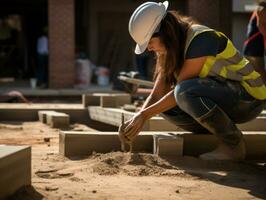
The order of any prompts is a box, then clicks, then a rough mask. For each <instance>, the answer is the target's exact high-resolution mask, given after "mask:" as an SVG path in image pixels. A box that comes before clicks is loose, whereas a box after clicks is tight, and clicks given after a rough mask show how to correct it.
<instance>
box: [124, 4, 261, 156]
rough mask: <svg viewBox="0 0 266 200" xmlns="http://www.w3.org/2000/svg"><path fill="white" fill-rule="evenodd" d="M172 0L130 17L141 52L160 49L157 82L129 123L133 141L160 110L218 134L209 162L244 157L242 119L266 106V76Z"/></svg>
mask: <svg viewBox="0 0 266 200" xmlns="http://www.w3.org/2000/svg"><path fill="white" fill-rule="evenodd" d="M167 7H168V1H165V2H163V3H155V2H146V3H143V4H142V5H140V6H139V7H138V8H137V9H136V10H135V11H134V13H133V14H132V16H131V18H130V21H129V33H130V35H131V37H132V38H133V40H134V41H135V42H136V43H137V44H136V48H135V53H136V54H141V53H142V52H144V51H145V50H146V49H147V50H148V51H153V52H155V53H156V56H157V62H156V69H155V84H154V87H153V90H152V92H151V94H150V95H149V97H148V98H147V99H146V101H145V103H144V105H143V107H142V109H141V110H140V111H139V112H138V113H136V114H135V115H134V116H133V117H132V118H131V119H130V120H128V121H126V122H125V126H124V127H125V128H124V129H123V130H124V131H123V132H124V134H125V137H126V138H127V139H128V140H129V141H132V140H134V138H135V137H136V136H137V135H138V134H139V132H140V131H141V129H142V127H143V125H144V123H145V121H146V120H148V119H149V118H151V117H152V116H154V115H156V114H163V116H164V117H165V118H166V119H167V120H169V121H170V122H172V123H174V124H176V125H177V126H179V127H181V128H183V129H185V130H187V131H192V132H196V133H199V132H206V133H207V132H208V133H212V134H214V135H215V136H216V137H217V139H218V140H219V145H218V146H217V148H216V149H214V150H213V151H211V152H207V153H204V154H202V155H200V158H201V159H205V160H243V159H244V158H245V142H244V140H243V135H242V132H241V131H240V130H239V129H238V127H237V126H236V123H243V122H247V121H250V120H252V119H254V118H255V117H256V116H258V115H259V114H260V112H261V111H262V109H263V108H264V105H265V99H266V87H265V85H264V83H263V81H262V79H261V75H260V74H259V73H258V72H256V71H255V70H254V68H253V66H252V65H251V64H250V62H249V61H248V60H247V59H246V58H244V57H243V56H242V55H241V54H240V52H239V51H237V49H236V48H235V47H234V45H233V43H232V42H231V41H230V40H229V39H228V37H226V36H225V34H223V33H222V32H218V31H216V30H214V29H211V28H209V27H206V26H203V25H200V24H198V23H196V22H195V21H194V20H192V19H191V18H188V17H185V16H182V15H180V14H179V13H178V12H176V11H167Z"/></svg>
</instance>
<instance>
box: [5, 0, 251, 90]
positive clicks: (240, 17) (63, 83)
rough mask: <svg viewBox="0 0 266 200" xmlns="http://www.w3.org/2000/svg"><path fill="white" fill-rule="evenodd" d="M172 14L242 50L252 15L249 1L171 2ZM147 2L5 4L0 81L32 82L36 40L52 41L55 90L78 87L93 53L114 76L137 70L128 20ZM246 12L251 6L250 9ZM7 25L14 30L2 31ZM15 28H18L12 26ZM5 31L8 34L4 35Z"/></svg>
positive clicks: (23, 0) (11, 0) (35, 0)
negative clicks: (82, 60) (80, 62)
mask: <svg viewBox="0 0 266 200" xmlns="http://www.w3.org/2000/svg"><path fill="white" fill-rule="evenodd" d="M169 1H170V9H175V10H179V11H180V12H181V13H183V14H187V15H191V16H193V17H195V18H196V19H197V20H198V21H200V22H201V23H203V24H206V25H208V26H210V27H213V28H216V29H218V30H221V31H223V32H225V33H226V34H227V35H228V36H229V37H232V38H233V40H234V41H235V42H236V43H237V46H238V47H239V48H241V43H242V41H243V38H244V35H245V31H246V24H247V22H248V17H249V12H250V11H246V10H245V9H244V10H243V8H242V7H243V5H244V4H251V3H252V1H244V0H169ZM142 2H144V1H141V0H1V1H0V13H1V14H0V76H2V77H3V76H13V77H18V78H30V77H31V76H34V72H35V69H36V41H37V38H38V36H39V34H40V32H41V30H42V29H43V28H44V27H48V36H49V86H50V87H51V88H67V87H72V86H73V85H74V80H75V56H76V55H77V54H79V53H85V54H87V56H88V58H89V59H90V60H91V61H92V62H93V63H95V64H96V65H97V66H107V67H108V68H110V70H111V72H112V74H113V76H115V74H116V73H117V72H118V71H120V70H126V69H130V68H131V67H132V65H133V48H134V43H133V41H132V40H131V38H130V36H129V34H128V29H127V28H128V20H129V17H130V15H131V13H132V12H133V11H134V9H135V8H136V7H137V6H138V5H140V4H141V3H142ZM244 7H245V6H244ZM1 21H2V22H3V21H5V22H7V24H8V27H9V30H5V28H3V26H2V28H1ZM12 24H13V25H12ZM1 30H2V31H1Z"/></svg>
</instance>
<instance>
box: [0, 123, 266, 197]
mask: <svg viewBox="0 0 266 200" xmlns="http://www.w3.org/2000/svg"><path fill="white" fill-rule="evenodd" d="M72 128H73V129H75V130H87V131H88V130H91V129H89V128H88V127H86V126H84V125H80V124H75V125H73V126H72ZM58 133H59V130H58V129H51V128H49V127H48V126H46V125H44V124H41V123H39V122H25V123H20V122H17V123H10V122H8V123H4V122H1V123H0V144H12V145H31V146H32V187H27V188H24V189H23V190H21V191H19V192H17V193H16V194H15V195H14V196H13V197H12V198H11V199H16V200H17V199H22V200H24V199H35V200H37V199H106V200H107V199H108V200H114V199H119V200H124V199H127V200H138V199H139V200H140V199H143V200H157V199H158V200H164V199H175V200H177V199H223V200H224V199H227V200H228V199H266V184H265V183H266V167H265V165H261V166H258V165H254V164H252V163H251V162H242V163H232V162H206V161H202V160H199V159H197V158H193V157H183V158H159V157H157V156H154V155H151V154H129V153H121V152H110V153H108V154H98V153H94V154H93V155H88V156H86V157H73V158H71V159H69V158H64V157H62V156H60V155H59V154H58Z"/></svg>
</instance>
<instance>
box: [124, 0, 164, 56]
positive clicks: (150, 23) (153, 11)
mask: <svg viewBox="0 0 266 200" xmlns="http://www.w3.org/2000/svg"><path fill="white" fill-rule="evenodd" d="M168 4H169V3H168V1H165V2H163V3H155V2H146V3H143V4H141V5H140V6H139V7H138V8H137V9H136V10H135V11H134V13H133V14H132V15H131V17H130V20H129V24H128V30H129V33H130V35H131V37H132V38H133V39H134V40H135V42H136V43H137V45H136V48H135V53H136V54H141V53H143V52H144V51H145V49H146V48H147V46H148V43H149V41H150V39H151V37H152V35H153V33H154V32H155V30H156V28H157V27H158V26H159V24H160V23H161V21H162V19H163V18H164V16H165V15H166V11H167V8H168Z"/></svg>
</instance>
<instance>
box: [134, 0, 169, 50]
mask: <svg viewBox="0 0 266 200" xmlns="http://www.w3.org/2000/svg"><path fill="white" fill-rule="evenodd" d="M162 5H163V6H164V8H165V13H166V11H167V8H168V6H169V2H168V1H164V2H163V3H162ZM163 17H164V16H163ZM163 17H162V19H163ZM154 31H155V30H154ZM152 35H153V32H152V33H151V35H150V37H149V39H148V40H147V41H146V42H145V43H144V44H142V45H139V44H136V47H135V54H142V53H143V52H144V51H145V50H146V49H147V46H148V44H149V42H150V39H151V37H152Z"/></svg>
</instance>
